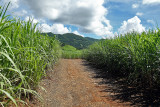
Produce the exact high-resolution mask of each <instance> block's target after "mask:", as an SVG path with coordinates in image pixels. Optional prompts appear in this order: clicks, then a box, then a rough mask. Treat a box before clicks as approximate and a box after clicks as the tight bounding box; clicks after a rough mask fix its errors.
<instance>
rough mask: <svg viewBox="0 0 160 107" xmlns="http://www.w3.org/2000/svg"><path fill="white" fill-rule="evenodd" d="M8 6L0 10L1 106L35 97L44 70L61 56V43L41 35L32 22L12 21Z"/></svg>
mask: <svg viewBox="0 0 160 107" xmlns="http://www.w3.org/2000/svg"><path fill="white" fill-rule="evenodd" d="M7 7H8V5H7V6H4V7H1V8H0V106H7V104H8V103H9V102H10V101H12V102H13V103H14V104H15V105H16V106H17V102H23V101H22V100H21V99H22V98H26V97H28V98H29V96H30V94H34V95H37V96H38V94H37V93H36V91H34V89H35V88H36V86H37V85H38V82H39V81H40V79H41V77H42V76H44V75H45V70H46V67H49V66H50V65H51V64H53V63H55V62H56V61H57V59H58V58H59V57H60V52H61V50H60V49H61V48H60V45H59V44H60V43H59V41H57V40H56V39H55V38H53V37H49V36H43V35H41V33H40V32H39V31H38V30H37V29H36V25H35V24H33V23H32V21H31V20H30V21H28V22H25V21H22V20H20V19H11V17H10V16H7V15H6V11H7Z"/></svg>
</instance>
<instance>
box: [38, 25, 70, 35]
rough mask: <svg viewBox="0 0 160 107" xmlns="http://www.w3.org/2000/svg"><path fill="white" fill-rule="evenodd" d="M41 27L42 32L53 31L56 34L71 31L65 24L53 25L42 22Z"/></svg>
mask: <svg viewBox="0 0 160 107" xmlns="http://www.w3.org/2000/svg"><path fill="white" fill-rule="evenodd" d="M40 27H41V28H40V29H41V30H42V32H52V33H54V34H64V33H69V32H70V31H69V30H68V28H67V27H64V25H63V24H53V25H51V26H50V25H48V24H41V26H40Z"/></svg>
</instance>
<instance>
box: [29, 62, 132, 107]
mask: <svg viewBox="0 0 160 107" xmlns="http://www.w3.org/2000/svg"><path fill="white" fill-rule="evenodd" d="M88 66H89V65H87V66H86V61H84V60H82V59H61V60H60V61H59V63H57V64H56V66H55V67H54V69H53V70H50V71H48V72H47V76H46V77H45V78H44V79H42V81H41V83H40V86H42V87H43V88H39V89H38V93H40V95H41V96H42V97H43V101H42V102H40V101H33V102H32V104H31V106H33V107H124V106H125V107H126V106H129V103H121V102H120V101H118V100H113V99H112V98H111V95H113V94H114V93H111V92H104V91H103V90H105V89H106V88H108V87H107V85H104V84H103V85H100V84H98V83H99V82H101V81H102V79H100V78H98V79H96V78H93V77H94V75H95V73H94V72H95V71H94V72H93V69H91V68H90V67H88Z"/></svg>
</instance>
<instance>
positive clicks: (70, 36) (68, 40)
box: [47, 33, 98, 49]
mask: <svg viewBox="0 0 160 107" xmlns="http://www.w3.org/2000/svg"><path fill="white" fill-rule="evenodd" d="M47 34H48V36H50V37H54V36H55V35H56V37H57V39H58V40H59V41H60V42H61V43H62V46H64V45H71V46H74V47H75V48H77V49H84V48H87V47H88V46H89V45H91V44H93V43H94V42H96V41H98V39H93V38H90V37H82V36H79V35H76V34H74V33H66V34H53V33H47Z"/></svg>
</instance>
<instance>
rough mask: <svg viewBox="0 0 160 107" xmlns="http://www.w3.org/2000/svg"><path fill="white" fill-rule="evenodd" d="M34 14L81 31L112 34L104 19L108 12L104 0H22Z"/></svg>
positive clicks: (101, 34) (102, 34)
mask: <svg viewBox="0 0 160 107" xmlns="http://www.w3.org/2000/svg"><path fill="white" fill-rule="evenodd" d="M24 1H25V4H28V6H29V7H30V9H31V10H32V11H33V13H34V15H35V16H37V17H44V18H47V19H49V20H50V21H52V22H54V23H62V24H64V25H74V26H77V27H79V28H80V29H81V30H80V31H81V32H82V31H83V32H87V33H95V34H97V35H99V36H106V35H112V26H111V25H110V22H109V20H107V19H106V15H107V13H108V11H107V9H106V8H105V7H104V6H103V3H104V0H63V1H62V0H24ZM24 1H23V2H24Z"/></svg>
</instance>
